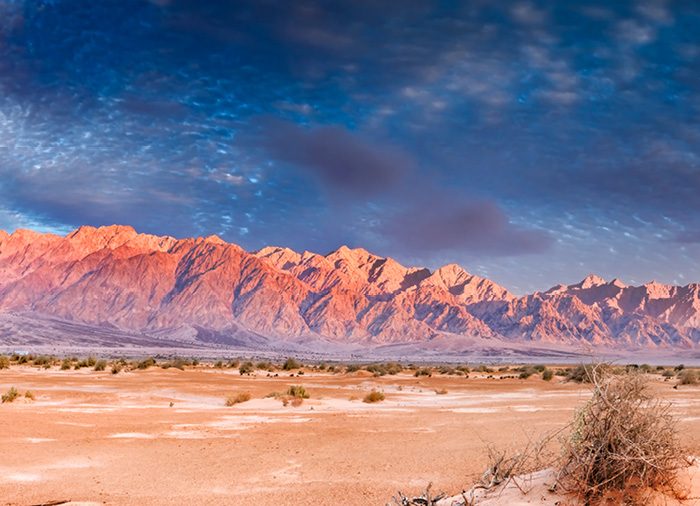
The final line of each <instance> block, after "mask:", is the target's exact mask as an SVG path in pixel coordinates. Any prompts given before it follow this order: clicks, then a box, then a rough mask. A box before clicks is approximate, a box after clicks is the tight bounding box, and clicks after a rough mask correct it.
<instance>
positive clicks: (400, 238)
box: [382, 192, 552, 255]
mask: <svg viewBox="0 0 700 506" xmlns="http://www.w3.org/2000/svg"><path fill="white" fill-rule="evenodd" d="M436 197H437V198H432V199H422V201H419V202H414V203H411V204H410V205H409V206H408V207H407V208H406V209H404V210H403V211H400V212H399V213H398V214H397V215H395V216H393V217H390V218H389V219H387V220H386V221H385V222H384V223H383V225H382V232H383V233H384V234H386V236H387V237H391V238H392V240H393V241H395V242H396V243H397V244H398V245H400V246H401V247H402V248H405V249H407V250H409V251H413V252H415V253H420V252H423V253H426V252H428V253H429V252H436V251H439V252H451V253H452V254H455V253H457V252H467V253H469V254H471V255H474V254H480V253H489V254H495V255H521V254H525V253H542V252H544V251H546V250H547V249H549V247H550V246H551V244H552V239H551V237H550V236H549V235H548V234H547V233H545V232H541V231H536V230H532V229H525V228H521V227H518V226H515V225H513V224H512V223H511V222H510V221H509V219H508V217H507V216H506V214H505V213H504V212H503V210H502V209H501V208H499V207H498V206H497V205H496V204H494V203H493V202H488V201H471V202H470V201H464V200H463V199H462V198H460V196H459V195H458V194H454V193H453V194H450V192H442V193H441V194H440V195H439V196H436Z"/></svg>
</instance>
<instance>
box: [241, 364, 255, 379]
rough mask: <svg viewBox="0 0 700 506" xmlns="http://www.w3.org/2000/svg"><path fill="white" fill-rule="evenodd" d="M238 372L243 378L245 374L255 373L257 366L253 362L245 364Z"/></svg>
mask: <svg viewBox="0 0 700 506" xmlns="http://www.w3.org/2000/svg"><path fill="white" fill-rule="evenodd" d="M238 372H239V373H240V375H241V376H243V375H244V374H251V373H253V372H255V366H254V365H253V362H244V363H242V364H241V366H240V367H239V368H238Z"/></svg>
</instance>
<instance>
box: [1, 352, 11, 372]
mask: <svg viewBox="0 0 700 506" xmlns="http://www.w3.org/2000/svg"><path fill="white" fill-rule="evenodd" d="M9 368H10V359H9V358H7V357H6V356H4V355H2V356H0V370H2V369H9Z"/></svg>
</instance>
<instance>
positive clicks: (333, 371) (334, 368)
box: [328, 365, 336, 374]
mask: <svg viewBox="0 0 700 506" xmlns="http://www.w3.org/2000/svg"><path fill="white" fill-rule="evenodd" d="M328 372H332V373H333V374H335V372H336V367H335V366H334V365H329V366H328Z"/></svg>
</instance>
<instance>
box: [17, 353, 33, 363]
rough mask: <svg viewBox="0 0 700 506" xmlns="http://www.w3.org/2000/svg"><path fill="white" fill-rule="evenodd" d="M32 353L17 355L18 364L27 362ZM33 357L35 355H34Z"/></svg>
mask: <svg viewBox="0 0 700 506" xmlns="http://www.w3.org/2000/svg"><path fill="white" fill-rule="evenodd" d="M30 357H31V355H18V356H17V363H18V364H26V363H27V362H29V361H30V360H31V358H30ZM32 358H33V357H32Z"/></svg>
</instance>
